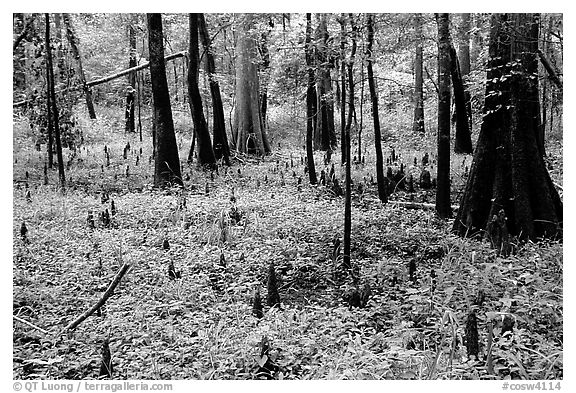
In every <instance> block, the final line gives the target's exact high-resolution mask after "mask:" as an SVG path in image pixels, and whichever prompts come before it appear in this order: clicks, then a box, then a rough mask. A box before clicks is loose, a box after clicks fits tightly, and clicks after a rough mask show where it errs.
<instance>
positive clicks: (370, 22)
mask: <svg viewBox="0 0 576 393" xmlns="http://www.w3.org/2000/svg"><path fill="white" fill-rule="evenodd" d="M366 30H367V31H368V45H367V48H366V60H367V62H368V65H367V70H366V71H367V73H368V88H369V89H370V98H371V100H372V118H373V119H374V146H375V149H376V181H377V182H378V197H379V198H380V201H381V202H382V203H387V202H388V194H387V190H386V178H385V177H384V157H383V155H382V135H381V133H380V117H379V115H378V92H377V91H376V83H375V81H374V71H373V69H372V63H373V62H374V60H373V59H372V46H373V45H374V15H372V14H368V16H367V19H366Z"/></svg>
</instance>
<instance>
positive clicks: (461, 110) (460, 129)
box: [450, 46, 473, 154]
mask: <svg viewBox="0 0 576 393" xmlns="http://www.w3.org/2000/svg"><path fill="white" fill-rule="evenodd" d="M450 73H451V75H452V86H453V89H454V106H455V107H456V136H455V140H454V152H455V153H459V154H472V153H473V150H472V137H471V136H470V118H469V117H468V111H467V107H466V106H467V104H469V103H470V101H469V100H468V102H467V101H466V91H465V88H464V83H463V81H462V75H461V74H460V63H459V61H458V56H457V55H456V49H454V47H453V46H450Z"/></svg>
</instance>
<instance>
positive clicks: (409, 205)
mask: <svg viewBox="0 0 576 393" xmlns="http://www.w3.org/2000/svg"><path fill="white" fill-rule="evenodd" d="M388 203H389V204H390V205H396V206H400V207H403V208H404V209H415V210H417V209H424V210H435V209H436V205H435V204H433V203H419V202H404V201H388ZM450 207H451V208H452V210H458V209H459V208H460V206H458V205H452V206H450Z"/></svg>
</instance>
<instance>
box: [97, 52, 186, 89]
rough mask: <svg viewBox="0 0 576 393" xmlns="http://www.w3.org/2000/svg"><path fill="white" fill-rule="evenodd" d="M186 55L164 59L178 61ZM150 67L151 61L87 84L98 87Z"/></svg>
mask: <svg viewBox="0 0 576 393" xmlns="http://www.w3.org/2000/svg"><path fill="white" fill-rule="evenodd" d="M186 53H187V52H186V51H181V52H176V53H172V54H171V55H168V56H166V57H164V61H170V60H174V59H177V58H179V57H184V56H186ZM148 67H150V62H149V61H147V62H145V63H142V64H140V65H139V66H136V67H132V68H128V69H126V70H124V71H120V72H118V73H116V74H112V75H108V76H106V77H104V78H100V79H96V80H93V81H90V82H87V83H86V86H88V87H92V86H96V85H101V84H102V83H106V82H110V81H111V80H114V79H118V78H120V77H122V76H124V75H128V74H129V73H131V72H136V71H140V70H143V69H145V68H148Z"/></svg>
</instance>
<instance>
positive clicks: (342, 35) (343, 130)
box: [340, 13, 346, 163]
mask: <svg viewBox="0 0 576 393" xmlns="http://www.w3.org/2000/svg"><path fill="white" fill-rule="evenodd" d="M345 48H346V14H344V13H343V14H342V15H341V17H340V84H341V85H342V88H341V92H340V140H341V141H342V142H341V146H340V150H341V155H342V157H341V162H342V163H345V162H346V144H345V143H344V141H345V140H346V53H345V52H344V49H345Z"/></svg>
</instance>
